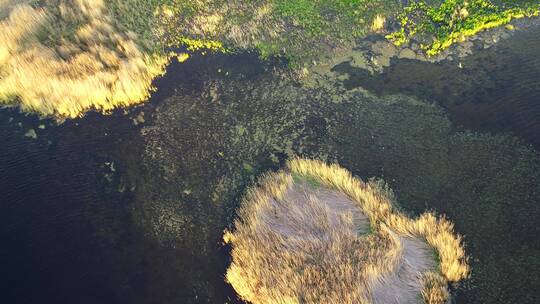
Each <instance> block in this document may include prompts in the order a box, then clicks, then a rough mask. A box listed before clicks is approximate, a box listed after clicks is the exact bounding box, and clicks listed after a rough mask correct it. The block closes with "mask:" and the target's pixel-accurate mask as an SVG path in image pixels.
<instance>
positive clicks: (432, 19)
mask: <svg viewBox="0 0 540 304" xmlns="http://www.w3.org/2000/svg"><path fill="white" fill-rule="evenodd" d="M439 2H440V1H423V0H420V1H416V2H412V3H411V4H409V5H408V6H407V7H405V8H404V9H403V11H402V12H400V13H399V14H398V20H399V24H400V28H399V30H398V31H396V32H393V33H391V34H389V35H387V36H386V37H387V38H388V39H390V40H392V41H393V42H394V43H395V44H396V45H398V46H400V45H402V44H406V43H408V42H409V41H410V40H411V38H415V39H418V40H419V41H420V42H421V48H422V49H423V50H424V51H425V53H426V54H427V55H428V56H434V55H437V54H438V53H440V52H441V51H443V50H445V49H447V48H448V47H450V46H451V45H452V44H454V43H456V42H459V41H463V40H465V39H466V37H470V36H474V35H476V34H477V33H479V32H481V31H484V30H486V29H490V28H494V27H498V26H501V25H506V24H508V23H509V22H510V21H512V20H513V19H519V18H524V17H534V16H538V15H539V14H540V3H538V1H535V0H510V1H496V0H494V1H492V0H445V1H443V2H442V3H439Z"/></svg>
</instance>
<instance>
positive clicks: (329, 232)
mask: <svg viewBox="0 0 540 304" xmlns="http://www.w3.org/2000/svg"><path fill="white" fill-rule="evenodd" d="M313 180H316V182H313ZM302 185H306V186H308V188H302V187H303V186H302ZM298 189H311V190H309V191H307V192H306V193H307V194H302V193H304V192H302V191H305V190H302V191H300V192H298V191H299V190H298ZM328 191H330V192H328ZM299 193H300V194H299ZM329 193H337V194H335V195H331V194H329ZM340 195H341V196H343V197H344V198H345V201H346V202H348V203H350V204H349V205H348V206H349V207H352V208H353V209H354V210H356V211H354V210H351V209H348V208H349V207H347V208H345V209H344V206H347V204H348V203H345V204H344V203H343V199H340ZM391 196H392V194H391V191H390V190H389V189H388V188H387V187H380V183H364V182H362V181H361V180H359V179H357V178H355V177H353V176H352V175H351V173H350V172H348V171H347V170H345V169H343V168H341V167H339V166H338V165H335V164H334V165H326V164H325V163H323V162H320V161H314V160H305V159H293V160H291V161H289V163H288V166H287V168H286V169H285V170H283V171H279V172H277V173H274V174H269V175H266V176H264V177H263V178H262V179H261V182H260V186H259V187H258V188H255V189H251V190H249V192H248V193H247V195H246V196H245V199H244V201H243V203H242V206H241V208H240V209H239V211H238V219H237V220H236V221H235V230H234V231H226V232H225V235H224V240H225V241H226V242H227V243H230V244H232V247H233V250H232V264H231V266H230V267H229V269H228V271H227V275H226V278H227V280H228V281H229V282H230V283H231V284H232V285H233V287H234V288H235V290H236V291H237V292H238V294H239V295H240V296H241V297H242V298H243V299H245V300H247V301H249V302H252V303H372V302H375V303H385V299H384V297H385V296H388V294H392V292H390V291H389V290H390V289H392V290H396V289H395V288H397V290H400V293H402V294H400V295H397V296H399V297H402V299H407V295H408V296H409V299H410V296H411V294H412V295H413V297H416V298H417V299H420V298H422V299H423V301H424V302H425V303H444V302H445V301H446V300H447V299H448V297H449V294H448V290H447V284H448V282H457V281H459V280H461V279H463V278H465V277H467V276H468V274H469V266H468V264H467V259H466V256H465V253H464V250H463V245H462V242H461V237H460V236H458V235H456V234H455V233H454V231H453V226H452V224H451V223H450V222H449V221H448V220H446V219H444V218H442V217H436V216H435V215H434V214H432V213H425V214H423V215H421V216H420V217H419V218H417V219H409V218H407V217H405V216H404V215H403V214H401V213H400V212H399V211H397V210H396V209H395V208H394V207H393V205H392V200H393V199H394V198H393V197H391ZM323 201H324V202H325V203H321V202H323ZM332 208H334V209H332ZM340 210H341V211H340ZM350 212H352V213H350ZM355 212H356V215H355ZM358 212H360V213H359V214H358ZM362 218H364V219H365V222H364V221H362V220H361V219H362ZM355 219H356V220H355ZM359 219H360V222H358V220H359ZM358 228H360V230H359V229H358ZM358 231H361V232H362V233H360V234H358ZM366 232H370V233H366ZM423 244H426V245H425V246H426V247H424V245H423ZM427 244H429V246H428V245H427ZM429 248H432V249H429ZM430 250H435V251H436V255H435V254H433V253H431V251H430ZM405 252H408V253H405ZM435 256H439V261H437V259H435V258H434V257H435ZM403 258H404V259H408V262H407V265H416V267H417V268H414V267H413V270H408V268H407V267H409V266H406V267H403V266H400V265H401V263H402V260H401V259H403ZM437 262H439V265H438V268H437V267H433V266H436V263H437ZM430 265H433V266H430ZM410 267H412V266H410ZM404 269H405V270H404ZM419 271H420V272H421V273H423V275H422V277H421V278H418V277H417V273H418V272H419ZM398 272H399V274H398ZM412 273H415V274H416V275H413V274H412ZM404 280H405V281H406V282H404ZM401 284H404V285H401ZM389 286H394V287H389ZM399 286H407V287H403V288H402V289H400V287H399ZM415 286H416V287H417V289H416V287H415ZM385 288H389V289H388V290H385ZM393 288H394V289H393ZM416 292H417V293H416Z"/></svg>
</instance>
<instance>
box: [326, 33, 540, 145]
mask: <svg viewBox="0 0 540 304" xmlns="http://www.w3.org/2000/svg"><path fill="white" fill-rule="evenodd" d="M539 30H540V28H539V27H536V28H532V29H527V30H525V31H520V32H516V33H515V34H514V35H513V36H512V37H510V38H508V39H505V40H502V41H500V42H499V43H498V44H496V45H495V47H492V48H491V49H488V50H482V51H477V52H476V53H475V54H473V55H471V56H468V57H467V58H465V59H463V60H455V61H450V62H449V61H445V62H443V63H440V64H431V63H425V62H420V61H415V60H407V59H405V60H395V61H394V63H393V64H392V65H391V66H390V67H389V68H386V69H385V70H384V73H382V74H380V75H375V76H373V75H371V74H370V73H368V72H366V71H365V70H362V69H359V68H353V67H351V66H350V64H349V63H343V64H341V65H339V66H336V67H335V68H334V71H336V72H338V73H344V74H345V73H346V74H348V75H349V79H347V80H345V81H344V82H343V84H344V86H345V87H346V88H349V89H350V88H354V87H357V86H360V87H363V88H366V89H368V90H370V91H372V92H374V93H376V94H378V95H388V94H395V93H402V94H409V95H411V96H416V97H419V98H423V99H426V100H428V101H436V102H437V103H438V104H440V105H442V106H443V107H444V108H445V109H447V110H448V112H449V115H450V119H451V120H452V122H454V123H455V124H456V126H457V127H461V128H465V129H470V130H477V131H481V132H492V133H512V134H515V135H517V136H519V137H521V138H523V139H525V140H527V141H528V142H530V143H531V144H532V145H534V146H535V147H536V149H540V56H538V54H540V35H538V31H539ZM460 64H461V67H460Z"/></svg>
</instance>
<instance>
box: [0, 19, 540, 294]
mask: <svg viewBox="0 0 540 304" xmlns="http://www.w3.org/2000/svg"><path fill="white" fill-rule="evenodd" d="M539 37H540V35H538V30H536V29H534V30H530V31H527V32H524V33H518V34H516V35H515V36H514V37H512V38H510V39H508V40H506V41H502V42H501V43H500V44H499V45H497V46H496V47H495V48H493V49H490V50H486V51H483V52H478V53H476V54H475V55H473V56H471V57H469V58H467V59H465V60H463V62H462V66H463V69H460V68H458V67H457V64H456V63H455V62H454V63H443V64H436V65H433V64H426V63H419V62H412V61H406V60H403V61H399V62H396V63H395V64H394V65H393V66H392V67H391V68H389V69H387V70H385V72H384V73H383V74H382V75H381V76H379V77H370V76H368V75H367V74H365V73H363V72H361V71H358V70H354V69H351V68H350V67H347V66H346V65H342V66H338V67H336V68H335V70H336V71H338V72H341V73H348V74H349V75H350V77H349V80H346V81H345V82H344V84H345V86H346V87H347V88H349V89H351V88H353V87H356V86H362V87H364V88H367V89H368V90H370V91H372V92H374V93H376V94H378V95H380V96H383V95H389V94H394V93H401V94H408V95H414V96H417V97H420V98H422V99H425V100H427V101H428V102H427V104H425V103H421V102H418V101H415V100H411V99H408V98H406V97H402V98H397V99H390V100H385V101H384V102H383V101H380V100H377V99H376V98H371V97H369V98H368V97H365V96H363V95H358V96H357V95H354V94H352V93H351V95H350V96H349V97H348V98H347V101H346V102H342V103H337V104H336V103H332V102H329V99H330V98H329V94H328V93H327V92H322V91H307V90H304V89H302V88H300V87H298V86H297V85H296V84H295V83H293V82H290V81H287V80H283V79H287V77H286V76H277V75H278V74H281V73H279V70H280V69H279V64H278V63H264V64H263V63H261V62H259V61H258V60H257V58H256V56H255V55H253V54H241V55H234V56H223V55H214V56H195V57H194V58H192V59H191V60H189V61H188V62H186V63H185V64H182V65H180V64H173V65H172V66H170V67H169V70H168V74H167V75H166V76H165V77H164V78H163V79H160V80H157V82H156V85H157V87H158V91H157V92H156V93H155V94H154V95H153V97H152V99H151V101H150V102H149V103H148V104H146V105H144V106H141V107H139V108H136V109H132V110H130V111H129V113H128V114H127V115H124V114H123V113H122V111H118V112H117V113H115V114H113V115H110V116H101V115H96V114H90V115H88V116H87V117H85V118H83V119H77V120H74V121H68V122H66V123H64V124H62V125H60V126H55V125H54V124H52V123H51V122H49V121H38V120H37V119H36V118H34V117H27V116H24V115H21V114H18V113H16V112H14V111H11V110H1V111H0V134H1V138H2V140H3V143H2V148H0V168H1V170H2V173H3V174H1V176H2V177H1V180H0V191H1V193H2V200H1V201H2V203H1V204H0V219H1V221H0V222H1V224H0V235H1V236H2V240H3V242H2V247H1V249H0V258H2V261H6V263H4V265H3V266H2V270H3V271H2V279H1V285H2V286H3V287H4V288H3V289H4V290H5V292H4V293H3V294H2V295H0V297H1V298H2V300H3V301H2V302H5V303H38V302H39V303H73V302H75V303H172V302H175V303H234V302H237V300H236V299H235V296H234V292H233V291H232V289H231V288H230V286H228V285H227V284H226V283H225V282H224V281H223V274H224V271H225V267H226V263H227V248H223V247H222V245H221V240H220V238H221V232H222V231H223V229H224V228H226V227H227V226H229V225H230V224H231V221H232V219H234V210H235V208H236V206H238V204H239V200H240V197H241V195H242V193H243V191H245V189H246V187H247V186H248V185H250V184H251V183H253V182H254V180H255V178H256V176H258V175H259V174H260V173H262V172H264V171H266V170H269V169H277V168H279V167H280V166H281V165H282V164H283V162H284V161H285V159H286V158H287V157H290V156H292V155H295V154H300V155H305V156H316V157H319V158H323V159H328V160H337V161H339V162H340V164H342V165H344V166H345V167H347V168H348V169H350V170H352V171H353V172H354V173H355V174H358V175H360V176H362V177H371V176H376V177H382V178H384V179H385V180H386V181H388V182H389V183H390V186H391V187H392V188H394V190H395V191H396V193H397V195H398V201H399V202H400V205H401V206H402V207H403V208H404V209H405V211H407V212H410V213H418V212H421V211H423V210H424V209H426V208H428V209H435V210H437V211H439V212H442V213H445V214H447V215H448V216H449V217H450V218H451V219H452V220H454V221H455V223H456V229H457V230H458V232H459V233H462V234H464V235H465V241H466V244H467V247H468V252H470V254H471V262H472V264H473V278H472V279H471V280H470V281H468V282H466V283H465V284H464V285H462V287H460V288H459V289H457V290H455V293H456V295H457V302H458V303H537V302H539V301H540V299H539V295H538V293H537V292H536V291H535V286H536V284H537V283H538V282H540V274H539V273H538V272H537V271H532V270H531V269H539V268H538V267H537V266H539V265H540V264H539V263H540V255H539V254H538V252H540V241H539V240H538V237H537V236H538V235H539V234H538V233H540V231H539V230H538V229H539V228H538V227H536V221H535V219H536V218H537V216H540V210H539V208H538V205H537V202H538V201H539V199H540V197H539V195H540V191H539V190H540V189H538V185H539V181H540V180H539V176H538V175H539V174H538V173H539V172H540V170H539V168H540V161H539V160H538V153H537V152H536V151H534V150H531V149H530V148H528V147H527V145H528V144H530V145H533V146H534V147H535V148H536V149H539V148H540V100H539V98H540V59H539V56H538V54H540V38H539ZM523 45H527V47H523ZM275 70H277V71H278V72H276V71H275ZM278 80H279V83H276V82H277V81H278ZM431 102H436V103H437V104H439V105H440V106H442V108H438V107H434V106H430V105H429V104H430V103H431ZM141 111H144V112H145V116H144V117H145V119H146V122H145V123H144V124H142V125H137V126H135V125H134V124H133V122H132V120H131V118H132V117H135V116H136V115H137V114H138V113H140V112H141ZM10 118H13V120H12V121H10ZM447 118H449V120H448V119H447ZM18 123H20V126H19V125H18ZM41 124H44V125H45V129H40V128H39V125H41ZM30 128H32V129H34V130H35V131H36V133H37V139H31V138H28V137H25V136H24V135H25V133H26V132H27V131H28V130H29V129H30ZM462 130H473V131H479V132H483V133H493V134H508V133H509V134H513V135H515V136H517V137H518V138H520V139H514V138H512V137H497V136H489V135H481V134H473V133H456V132H459V131H462Z"/></svg>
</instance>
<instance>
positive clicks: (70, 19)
mask: <svg viewBox="0 0 540 304" xmlns="http://www.w3.org/2000/svg"><path fill="white" fill-rule="evenodd" d="M0 18H1V19H0V104H2V103H3V104H4V105H18V106H19V107H20V108H21V110H23V111H26V112H34V113H38V114H40V115H44V116H55V117H58V118H74V117H78V116H81V115H83V114H84V113H85V112H86V111H88V110H92V109H93V110H97V111H99V112H104V113H106V112H109V111H111V110H112V109H114V108H116V107H122V106H129V105H133V104H137V103H140V102H142V101H144V100H145V99H147V97H148V95H149V92H150V90H151V82H152V80H153V78H154V77H155V76H157V75H159V74H161V73H162V72H163V67H164V65H165V63H166V62H167V60H168V59H167V58H163V57H156V56H151V55H148V54H147V53H145V52H143V51H142V50H141V49H140V47H139V46H138V44H137V37H136V35H135V34H133V33H122V32H120V31H118V30H117V27H116V24H115V22H114V20H113V19H112V18H111V16H110V15H109V12H108V10H107V8H106V7H105V5H104V3H103V1H102V0H60V1H52V0H46V1H44V5H43V6H42V7H34V6H31V5H30V4H28V1H27V2H25V1H14V0H1V2H0Z"/></svg>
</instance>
